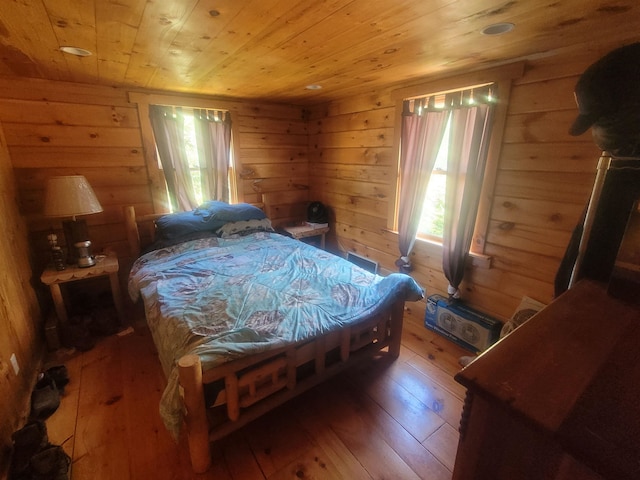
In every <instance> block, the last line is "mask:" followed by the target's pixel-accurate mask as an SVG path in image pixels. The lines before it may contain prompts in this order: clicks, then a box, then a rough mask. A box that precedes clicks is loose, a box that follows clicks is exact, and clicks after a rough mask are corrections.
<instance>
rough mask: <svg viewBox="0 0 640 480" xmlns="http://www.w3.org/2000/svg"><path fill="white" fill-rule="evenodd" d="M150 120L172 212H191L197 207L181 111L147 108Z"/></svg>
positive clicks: (158, 107) (156, 106)
mask: <svg viewBox="0 0 640 480" xmlns="http://www.w3.org/2000/svg"><path fill="white" fill-rule="evenodd" d="M149 118H150V120H151V128H152V129H153V135H154V137H155V140H156V148H157V149H158V156H159V157H160V163H161V164H162V169H163V171H164V176H165V181H166V182H167V191H168V193H169V201H170V202H171V207H172V210H173V211H179V210H183V211H188V210H193V209H194V208H196V207H197V206H198V205H197V202H196V200H195V198H194V196H193V184H192V182H191V175H190V172H189V164H188V160H187V153H186V149H185V141H184V118H183V116H182V112H181V111H180V109H174V108H173V107H166V106H162V105H149Z"/></svg>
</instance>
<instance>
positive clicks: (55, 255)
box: [47, 233, 67, 270]
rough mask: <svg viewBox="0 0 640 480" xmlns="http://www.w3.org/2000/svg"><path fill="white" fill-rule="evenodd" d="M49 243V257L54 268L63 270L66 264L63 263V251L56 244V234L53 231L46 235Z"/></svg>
mask: <svg viewBox="0 0 640 480" xmlns="http://www.w3.org/2000/svg"><path fill="white" fill-rule="evenodd" d="M47 239H48V240H49V245H51V259H52V260H53V266H54V268H55V269H56V270H64V269H65V268H67V266H66V265H65V263H64V253H63V251H62V248H60V247H59V246H58V236H57V235H56V234H55V233H50V234H49V235H47Z"/></svg>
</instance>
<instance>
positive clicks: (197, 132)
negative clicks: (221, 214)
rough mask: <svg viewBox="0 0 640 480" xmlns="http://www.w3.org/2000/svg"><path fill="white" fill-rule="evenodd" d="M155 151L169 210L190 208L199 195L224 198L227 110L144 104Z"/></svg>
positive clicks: (228, 180)
mask: <svg viewBox="0 0 640 480" xmlns="http://www.w3.org/2000/svg"><path fill="white" fill-rule="evenodd" d="M149 114H150V119H151V127H152V129H153V135H154V138H155V145H156V151H157V154H158V158H159V160H160V164H161V170H162V171H163V173H164V178H165V181H166V189H167V195H168V198H169V200H170V205H171V210H172V211H176V210H192V209H194V208H196V207H197V206H198V205H200V204H201V203H202V202H203V201H204V200H221V201H225V202H228V201H229V200H230V197H231V195H230V191H231V184H232V171H233V168H232V166H233V165H232V160H233V156H232V145H231V120H230V115H229V112H225V111H220V110H207V109H191V108H183V107H172V106H164V105H150V106H149Z"/></svg>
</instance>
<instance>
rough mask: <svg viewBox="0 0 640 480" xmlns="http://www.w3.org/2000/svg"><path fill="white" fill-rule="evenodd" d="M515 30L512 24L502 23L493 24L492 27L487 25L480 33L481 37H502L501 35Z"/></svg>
mask: <svg viewBox="0 0 640 480" xmlns="http://www.w3.org/2000/svg"><path fill="white" fill-rule="evenodd" d="M514 28H515V25H514V24H513V23H509V22H502V23H494V24H493V25H489V26H487V27H484V28H483V29H482V30H481V31H480V33H482V34H483V35H502V34H503V33H509V32H510V31H511V30H513V29H514Z"/></svg>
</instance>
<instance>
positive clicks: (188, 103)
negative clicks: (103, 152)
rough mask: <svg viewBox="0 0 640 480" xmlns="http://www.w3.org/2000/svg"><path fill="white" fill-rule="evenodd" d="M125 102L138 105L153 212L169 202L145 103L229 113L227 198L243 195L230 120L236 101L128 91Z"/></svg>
mask: <svg viewBox="0 0 640 480" xmlns="http://www.w3.org/2000/svg"><path fill="white" fill-rule="evenodd" d="M128 96H129V102H130V103H134V104H137V105H138V119H139V122H140V131H141V133H142V148H143V154H144V159H145V164H146V167H147V172H148V174H149V179H150V182H151V185H150V187H151V188H150V189H151V199H152V202H153V211H154V212H168V211H170V202H169V197H168V194H167V188H166V182H165V179H164V173H163V172H162V169H161V168H160V167H159V159H158V154H157V150H156V142H155V140H154V137H153V129H152V128H151V120H150V119H149V105H167V106H172V107H185V108H192V109H207V110H226V111H228V112H230V113H231V114H232V119H231V149H232V151H233V159H234V166H233V172H232V174H231V178H232V181H233V185H232V187H233V188H232V189H231V192H229V193H230V196H231V198H230V201H231V202H232V203H237V202H238V201H239V199H241V198H244V192H242V191H241V189H242V182H241V181H240V178H239V172H240V168H239V159H240V156H239V153H240V152H239V149H238V140H237V139H238V135H239V132H238V122H237V121H234V117H237V111H238V104H237V103H235V102H230V101H228V100H217V99H212V98H201V97H186V96H185V97H183V96H179V95H163V94H149V93H141V92H129V95H128Z"/></svg>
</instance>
